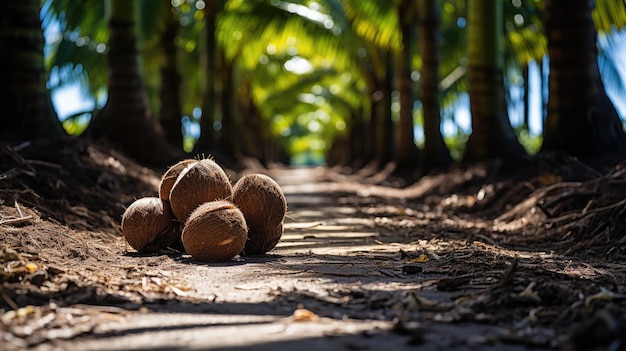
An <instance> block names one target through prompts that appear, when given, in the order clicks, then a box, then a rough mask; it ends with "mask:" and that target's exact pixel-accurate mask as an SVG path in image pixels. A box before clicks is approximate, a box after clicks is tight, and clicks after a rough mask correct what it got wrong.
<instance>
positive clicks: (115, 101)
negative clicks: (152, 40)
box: [86, 0, 178, 165]
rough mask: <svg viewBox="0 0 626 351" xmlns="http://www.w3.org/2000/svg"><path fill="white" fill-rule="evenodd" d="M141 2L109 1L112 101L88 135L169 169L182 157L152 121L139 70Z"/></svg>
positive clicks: (109, 56) (110, 89) (126, 0)
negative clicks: (171, 164) (139, 8)
mask: <svg viewBox="0 0 626 351" xmlns="http://www.w3.org/2000/svg"><path fill="white" fill-rule="evenodd" d="M137 4H138V3H137V1H134V0H133V1H129V0H109V1H107V5H108V9H109V31H110V36H109V52H108V54H107V59H108V60H107V61H108V62H107V63H108V68H109V82H108V88H109V90H108V100H107V103H106V105H105V107H104V108H103V110H102V111H101V113H100V114H99V115H98V116H97V118H95V120H94V121H93V122H92V123H91V124H90V125H89V127H88V129H87V131H86V133H87V134H88V135H90V136H92V137H96V138H100V137H102V138H105V139H106V140H108V141H110V142H111V143H113V145H114V146H116V147H118V148H119V149H120V150H121V151H122V152H124V153H125V154H127V155H128V156H131V157H133V158H135V159H136V160H137V161H139V162H143V163H148V164H155V165H166V164H170V163H172V162H173V161H174V160H175V158H176V157H177V156H178V155H176V154H175V152H174V151H173V150H172V149H171V148H170V147H169V145H168V144H167V142H166V141H165V138H164V136H163V131H162V130H161V128H160V125H159V124H158V123H157V122H156V121H155V120H154V119H153V118H152V112H151V111H150V108H149V106H148V99H147V96H146V93H145V91H144V85H143V77H142V73H141V69H140V66H139V62H141V60H140V56H139V55H140V54H139V50H138V48H137V35H136V17H137V12H138V10H137Z"/></svg>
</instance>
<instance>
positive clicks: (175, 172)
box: [159, 159, 198, 201]
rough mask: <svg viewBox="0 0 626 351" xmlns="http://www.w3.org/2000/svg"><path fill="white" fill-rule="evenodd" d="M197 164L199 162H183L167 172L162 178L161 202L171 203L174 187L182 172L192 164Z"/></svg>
mask: <svg viewBox="0 0 626 351" xmlns="http://www.w3.org/2000/svg"><path fill="white" fill-rule="evenodd" d="M196 162H198V160H194V159H187V160H182V161H180V162H178V163H177V164H175V165H173V166H171V167H170V168H168V169H167V171H166V172H165V173H164V174H163V176H162V177H161V182H160V183H159V197H160V198H161V200H164V201H169V199H170V192H171V191H172V187H173V186H174V183H175V182H176V179H177V178H178V176H179V175H180V172H182V171H183V170H184V169H185V168H186V167H187V166H189V165H190V164H193V163H196Z"/></svg>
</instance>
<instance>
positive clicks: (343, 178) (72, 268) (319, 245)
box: [0, 142, 626, 350]
mask: <svg viewBox="0 0 626 351" xmlns="http://www.w3.org/2000/svg"><path fill="white" fill-rule="evenodd" d="M73 143H75V144H69V145H66V144H60V145H59V147H60V148H59V149H58V150H59V151H58V152H57V153H55V154H54V155H50V153H49V152H47V150H45V152H44V150H43V149H42V148H41V147H40V146H39V145H37V144H23V145H18V146H15V145H14V146H4V148H3V154H2V155H1V157H0V165H2V171H1V172H0V182H1V183H2V187H1V189H0V199H1V200H0V201H1V203H0V236H1V237H2V243H3V246H2V247H1V248H0V249H1V250H0V282H1V284H2V285H1V288H0V289H1V290H0V321H1V324H0V336H1V339H2V340H3V341H4V342H6V344H7V345H9V346H10V347H12V348H14V349H21V348H26V347H32V346H36V345H42V344H46V343H51V342H58V341H59V340H65V341H68V342H69V341H71V340H73V339H81V340H82V339H84V338H89V337H90V335H98V333H100V332H101V331H99V330H100V329H103V328H104V326H105V325H107V323H109V324H110V323H122V324H123V323H124V320H125V318H126V317H127V316H128V315H129V314H130V313H133V312H140V313H151V312H152V311H158V310H163V309H165V310H167V309H168V308H171V306H174V305H176V304H182V303H184V302H188V303H190V304H192V305H194V304H195V305H197V304H207V305H208V306H209V307H206V308H208V309H209V310H210V309H212V308H218V307H219V303H220V301H221V302H227V301H229V298H230V297H229V295H228V293H220V291H219V290H215V285H211V284H217V283H214V282H210V283H207V284H209V285H208V286H207V287H206V289H205V290H203V288H202V287H199V286H197V285H195V283H194V279H196V278H195V277H191V278H186V277H184V276H182V275H181V273H185V272H187V270H188V267H189V265H190V264H192V265H193V264H194V260H193V259H191V258H190V257H189V256H188V255H185V254H184V253H181V252H178V251H176V250H166V251H164V252H162V253H160V254H154V255H139V254H137V253H135V252H133V250H132V249H130V248H129V247H128V246H127V245H126V244H125V243H124V241H123V239H122V238H121V235H120V231H119V220H118V219H119V218H120V216H121V213H122V212H123V210H124V206H126V205H128V204H129V203H130V202H132V200H133V199H134V198H138V197H141V196H145V195H149V194H151V193H152V192H153V191H154V189H155V187H156V184H158V171H153V170H150V169H146V168H143V167H141V166H139V165H136V164H134V163H133V162H132V161H130V160H128V159H125V158H124V157H123V156H122V155H118V154H115V153H114V152H111V151H109V150H107V149H106V148H101V147H97V146H95V145H90V144H83V143H79V142H73ZM523 162H525V163H524V164H523V165H521V166H520V165H515V164H509V163H506V162H501V161H500V162H493V163H486V164H482V165H477V166H472V167H467V168H464V169H461V168H459V169H455V170H452V171H450V172H448V173H445V174H440V175H433V176H425V177H422V178H420V179H419V180H418V181H417V182H415V183H412V184H408V185H407V186H404V187H398V183H399V182H401V181H398V180H393V179H392V178H390V177H389V172H388V170H385V171H384V172H383V173H381V174H378V176H377V174H376V173H375V172H369V173H368V172H364V171H361V172H357V171H350V170H346V169H343V170H338V169H328V168H326V169H323V168H318V169H309V170H306V171H307V172H308V175H310V176H311V179H313V181H311V182H310V184H309V185H308V186H307V187H306V189H305V190H303V191H302V193H305V195H306V194H309V195H312V196H317V197H318V198H319V199H320V201H325V202H324V203H320V204H315V203H312V204H307V203H305V202H306V201H303V202H302V203H298V202H297V201H296V202H295V203H293V204H290V210H291V212H290V220H289V221H288V222H291V223H288V224H291V225H292V226H291V228H292V229H290V227H289V225H287V226H286V228H287V229H286V232H285V234H286V235H285V239H284V240H283V242H282V243H281V246H279V248H278V249H277V250H276V251H274V252H273V253H271V254H270V255H268V256H267V258H266V259H263V258H259V259H257V261H255V260H254V259H252V260H245V259H244V260H241V261H240V262H237V261H234V262H233V264H231V265H230V266H231V267H230V268H232V269H237V268H238V267H241V269H245V268H246V267H248V268H249V267H256V266H258V267H256V268H252V269H251V270H252V272H251V273H250V274H253V273H254V274H257V275H258V274H260V273H259V272H262V271H267V272H274V273H270V274H271V275H272V276H273V277H274V279H275V280H278V283H275V284H274V285H271V284H269V285H267V286H266V285H263V284H260V285H258V286H254V287H249V288H248V287H246V286H244V287H243V288H242V285H241V283H243V282H246V281H245V280H244V281H241V280H240V281H236V282H234V283H233V286H234V287H235V288H233V290H235V291H237V294H240V295H245V294H250V296H251V297H248V298H249V299H252V300H255V299H257V300H259V301H261V300H263V299H266V300H267V299H268V298H269V299H271V303H272V306H274V307H271V308H277V309H278V310H280V311H283V312H281V313H283V315H284V316H285V317H286V318H290V319H289V320H291V321H293V322H305V323H316V322H319V321H320V318H332V319H336V320H342V319H346V318H348V319H351V320H380V321H389V322H390V323H391V327H390V328H389V330H388V331H386V332H389V333H392V334H397V335H399V336H401V337H404V338H406V340H405V341H406V344H407V345H415V344H428V343H435V344H436V343H437V342H439V343H441V342H442V341H434V340H433V337H431V335H435V334H436V332H435V331H434V330H439V329H438V328H444V330H445V328H446V326H450V328H452V327H455V326H464V325H485V326H490V327H493V328H491V329H489V330H488V331H486V332H477V333H472V332H470V333H468V334H460V335H461V336H459V337H458V338H455V339H454V341H449V342H448V344H445V346H446V347H449V348H454V347H456V346H459V347H460V346H462V345H494V344H499V345H525V346H527V347H537V348H545V349H554V348H561V349H565V350H584V349H589V348H590V347H591V346H594V347H596V346H597V347H601V348H599V349H611V350H619V349H623V348H624V347H626V346H625V345H626V342H625V340H624V336H623V335H626V333H625V332H626V321H625V320H624V318H625V317H624V316H626V313H625V312H626V288H625V286H626V284H625V283H626V281H625V280H626V268H625V266H624V265H623V262H624V260H625V259H626V257H625V256H626V245H625V243H626V224H625V223H626V202H625V200H624V199H626V187H625V186H624V184H625V183H626V168H625V167H624V165H617V166H615V167H612V168H607V169H606V170H604V171H603V172H598V171H596V170H591V169H589V168H588V167H586V166H584V165H582V164H581V163H580V162H578V161H577V160H574V159H571V158H567V157H563V156H562V155H543V156H537V157H535V158H533V159H532V160H527V161H523ZM520 168H521V169H524V172H520V171H519V169H520ZM266 171H267V172H275V173H276V174H277V177H278V179H286V180H285V182H284V183H285V184H284V186H285V189H290V190H297V189H301V190H302V188H298V187H299V185H298V182H294V181H293V179H291V180H290V179H289V174H290V173H289V172H291V170H288V169H283V168H280V167H275V169H273V170H272V169H268V170H266ZM229 173H230V175H231V177H237V176H238V174H239V173H238V172H236V171H230V172H229ZM281 174H283V176H284V178H281V176H280V175H281ZM364 174H367V177H366V178H364V177H363V175H364ZM392 180H393V182H394V183H393V184H392V183H390V182H392ZM391 185H393V186H391ZM292 193H293V192H292ZM305 197H306V196H305ZM328 204H331V205H332V206H335V208H351V209H354V210H352V211H339V213H338V214H337V213H334V215H333V213H331V212H329V211H324V208H323V207H324V206H327V205H328ZM292 205H293V206H292ZM318 210H319V214H315V213H311V211H314V212H315V211H318ZM300 211H301V212H300ZM307 211H308V212H307ZM307 216H308V217H307ZM358 231H363V232H367V233H370V234H368V235H354V236H350V235H345V236H343V237H342V233H346V234H349V233H352V232H358ZM294 257H295V258H297V260H295V261H294ZM138 259H141V261H140V262H141V264H137V262H138ZM238 265H239V266H238ZM198 268H200V269H204V268H206V270H207V271H209V270H210V269H211V267H210V266H209V267H204V266H202V265H199V266H198ZM249 269H250V268H249ZM255 269H256V270H255ZM290 272H291V273H290ZM290 281H295V283H292V284H291V285H290V284H289V282H290ZM264 282H265V281H264ZM235 283H236V284H235ZM254 294H257V295H256V296H253V295H254ZM258 294H261V295H262V296H259V295H258ZM263 294H265V295H263ZM168 306H169V307H168ZM442 326H443V327H442Z"/></svg>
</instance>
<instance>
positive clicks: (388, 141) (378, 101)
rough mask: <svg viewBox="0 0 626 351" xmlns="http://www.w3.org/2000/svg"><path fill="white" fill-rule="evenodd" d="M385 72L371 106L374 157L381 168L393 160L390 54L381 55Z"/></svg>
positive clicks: (391, 69) (391, 70) (391, 68)
mask: <svg viewBox="0 0 626 351" xmlns="http://www.w3.org/2000/svg"><path fill="white" fill-rule="evenodd" d="M383 58H384V59H383V60H384V62H385V70H384V77H383V81H382V84H380V85H379V86H378V88H379V89H378V90H377V91H376V92H375V93H374V94H373V95H375V97H374V101H373V106H372V117H373V118H372V123H373V126H374V140H375V146H374V148H375V149H374V155H375V159H376V161H377V162H378V164H379V165H380V166H381V167H382V166H384V165H385V164H387V163H389V162H391V161H392V160H393V120H392V118H391V91H392V89H393V67H392V62H393V60H392V54H391V52H387V53H386V54H385V55H383Z"/></svg>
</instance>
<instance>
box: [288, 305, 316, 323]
mask: <svg viewBox="0 0 626 351" xmlns="http://www.w3.org/2000/svg"><path fill="white" fill-rule="evenodd" d="M318 319H319V316H318V315H317V314H315V313H313V312H311V311H309V310H307V309H305V308H298V309H296V310H295V311H293V319H292V320H293V321H294V322H315V321H316V320H318Z"/></svg>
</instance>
